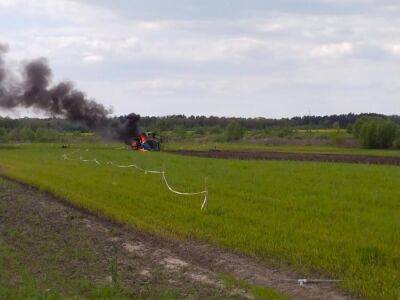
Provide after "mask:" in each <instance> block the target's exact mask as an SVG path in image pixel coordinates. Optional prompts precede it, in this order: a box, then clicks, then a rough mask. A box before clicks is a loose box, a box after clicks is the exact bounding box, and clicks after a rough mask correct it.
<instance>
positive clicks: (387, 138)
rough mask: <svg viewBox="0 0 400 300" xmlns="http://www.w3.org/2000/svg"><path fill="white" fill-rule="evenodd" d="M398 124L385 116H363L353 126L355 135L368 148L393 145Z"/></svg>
mask: <svg viewBox="0 0 400 300" xmlns="http://www.w3.org/2000/svg"><path fill="white" fill-rule="evenodd" d="M396 132H397V125H396V124H395V123H394V122H393V121H391V120H389V119H384V118H361V119H359V120H357V122H356V123H355V124H354V126H353V135H354V137H356V138H358V139H359V140H360V142H361V144H362V145H363V146H364V147H367V148H390V147H392V146H393V144H394V141H395V138H396Z"/></svg>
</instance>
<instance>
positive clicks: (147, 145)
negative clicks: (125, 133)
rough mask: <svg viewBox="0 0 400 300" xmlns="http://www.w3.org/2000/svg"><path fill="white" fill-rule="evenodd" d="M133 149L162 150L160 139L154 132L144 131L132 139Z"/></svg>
mask: <svg viewBox="0 0 400 300" xmlns="http://www.w3.org/2000/svg"><path fill="white" fill-rule="evenodd" d="M130 146H131V148H132V150H141V151H160V139H159V138H157V136H156V134H155V133H154V132H147V133H142V134H140V135H138V136H135V137H134V138H132V139H131V141H130Z"/></svg>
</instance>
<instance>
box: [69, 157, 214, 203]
mask: <svg viewBox="0 0 400 300" xmlns="http://www.w3.org/2000/svg"><path fill="white" fill-rule="evenodd" d="M86 151H88V149H87V150H86ZM76 152H80V150H75V151H73V152H71V154H73V153H76ZM62 157H63V159H64V160H78V161H82V162H94V163H96V164H97V165H102V163H101V162H99V161H98V160H97V158H93V159H84V158H83V157H82V154H81V153H79V158H78V159H77V158H75V159H74V158H70V157H69V156H68V155H67V154H66V153H64V154H63V155H62ZM105 164H106V165H112V166H114V167H117V168H135V169H137V170H139V171H142V172H144V173H145V174H147V173H151V174H161V176H162V179H163V182H164V183H165V185H166V187H167V188H168V190H169V191H170V192H172V193H175V194H178V195H183V196H195V195H202V194H204V200H203V202H202V205H201V210H203V209H204V208H205V207H206V206H207V204H208V198H207V195H208V190H207V182H206V181H205V189H204V191H201V192H193V193H189V192H179V191H177V190H175V189H173V188H172V187H171V186H170V185H169V183H168V181H167V178H166V176H165V174H166V172H165V171H154V170H146V169H143V168H141V167H139V166H137V165H135V164H130V165H120V164H116V163H114V162H112V161H108V162H106V163H105Z"/></svg>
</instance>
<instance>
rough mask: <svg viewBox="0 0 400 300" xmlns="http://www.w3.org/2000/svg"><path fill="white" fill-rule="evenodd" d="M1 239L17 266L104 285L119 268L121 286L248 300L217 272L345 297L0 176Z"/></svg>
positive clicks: (282, 288)
mask: <svg viewBox="0 0 400 300" xmlns="http://www.w3.org/2000/svg"><path fill="white" fill-rule="evenodd" d="M16 233H18V234H16ZM16 237H17V238H16ZM1 240H3V241H5V242H6V244H8V245H9V246H11V247H12V248H13V249H15V251H19V252H21V251H22V252H23V253H25V255H24V259H23V261H21V262H20V263H21V264H23V265H24V266H28V268H29V270H30V272H31V273H32V274H34V275H35V276H36V277H38V278H42V277H43V278H44V277H46V275H48V274H44V273H45V272H46V271H45V268H43V266H44V264H46V266H47V269H48V268H51V269H54V270H59V271H60V273H61V274H62V278H63V280H64V281H65V282H67V281H68V280H73V279H75V280H79V278H80V277H81V276H84V277H85V278H86V279H89V280H90V281H91V282H94V283H96V284H97V283H98V284H107V283H111V282H113V281H114V280H115V278H114V277H116V272H115V270H118V275H117V276H118V282H119V283H120V284H121V285H122V286H123V287H124V288H126V289H131V290H136V291H137V290H143V289H144V288H146V287H148V286H153V287H157V289H161V290H173V291H177V293H178V295H180V296H181V297H183V298H196V299H205V298H239V299H242V298H246V299H251V298H254V297H253V295H252V294H251V293H249V291H247V290H245V289H243V288H241V287H239V288H238V287H232V286H227V285H226V283H225V281H224V280H222V279H221V276H220V274H221V273H223V274H230V275H231V276H234V277H236V278H238V279H241V280H245V281H247V282H249V283H251V284H256V285H261V286H264V287H272V288H274V289H276V290H277V291H279V292H282V293H284V294H287V295H290V296H291V297H293V298H295V299H349V297H348V296H346V295H345V294H344V293H342V292H340V290H339V289H338V288H337V286H335V284H333V283H319V284H305V285H303V286H300V285H299V284H298V283H297V282H296V281H288V280H287V279H298V278H303V277H302V276H300V275H299V274H296V273H293V272H290V271H287V270H278V269H273V268H269V267H268V266H266V265H265V264H263V263H262V262H260V261H258V260H256V259H253V258H249V257H246V256H244V255H240V254H235V253H232V252H230V251H227V250H222V249H219V248H216V247H214V246H210V245H208V244H204V243H200V242H197V241H185V242H183V241H175V240H168V239H163V238H160V237H157V236H154V235H151V234H148V233H144V232H141V231H138V230H136V229H134V228H131V227H129V228H127V227H124V226H122V225H120V224H115V223H113V222H110V221H107V220H105V219H103V218H101V217H99V216H95V215H93V214H90V213H88V212H85V211H82V210H80V209H77V208H74V207H72V206H71V205H69V204H67V203H66V202H64V201H61V200H59V199H56V198H54V197H52V196H50V195H48V194H45V193H43V192H40V191H38V190H36V189H34V188H30V187H28V186H25V185H21V184H18V183H15V182H11V181H9V180H3V179H1V178H0V242H1ZM50 253H51V254H50ZM114 263H115V266H114V272H113V271H112V270H113V268H112V267H110V266H113V264H114ZM0 277H1V276H0ZM54 281H56V278H52V279H51V280H50V282H51V283H54ZM56 288H59V289H60V288H61V289H62V286H61V287H60V286H58V287H56ZM61 292H63V291H61ZM64 292H65V293H66V294H68V291H64Z"/></svg>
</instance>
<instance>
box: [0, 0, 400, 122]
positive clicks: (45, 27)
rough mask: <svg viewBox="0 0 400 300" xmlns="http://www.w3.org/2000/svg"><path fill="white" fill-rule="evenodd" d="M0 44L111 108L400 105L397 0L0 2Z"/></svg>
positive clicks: (337, 109) (230, 112)
mask: <svg viewBox="0 0 400 300" xmlns="http://www.w3.org/2000/svg"><path fill="white" fill-rule="evenodd" d="M0 42H2V43H7V44H8V45H9V47H10V51H9V53H8V54H7V61H8V63H9V65H10V66H11V67H14V68H18V64H19V63H20V62H21V61H23V60H25V59H31V58H37V57H47V58H48V60H49V63H50V65H51V66H52V68H53V70H54V75H55V76H54V77H55V78H54V80H55V81H57V80H63V79H70V80H72V81H73V82H75V84H76V85H77V87H78V88H80V89H82V90H83V91H85V92H86V93H87V94H88V95H89V96H90V97H93V98H95V99H96V100H97V101H98V102H101V103H103V104H105V105H106V106H112V107H113V109H114V112H115V114H126V113H129V112H136V113H139V114H142V115H167V114H187V115H190V114H194V115H203V114H204V115H219V116H222V115H225V116H248V117H250V116H251V117H257V116H262V117H287V116H294V115H306V114H308V113H311V114H315V115H317V114H334V113H348V112H355V113H358V112H378V113H386V114H400V1H399V0H280V1H270V0H229V1H228V0H197V1H195V0H146V1H143V0H114V1H106V0H97V1H96V0H87V1H66V0H41V1H33V0H32V1H27V0H26V1H23V0H0ZM2 115H4V113H2ZM21 115H24V113H21V114H20V116H21Z"/></svg>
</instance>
